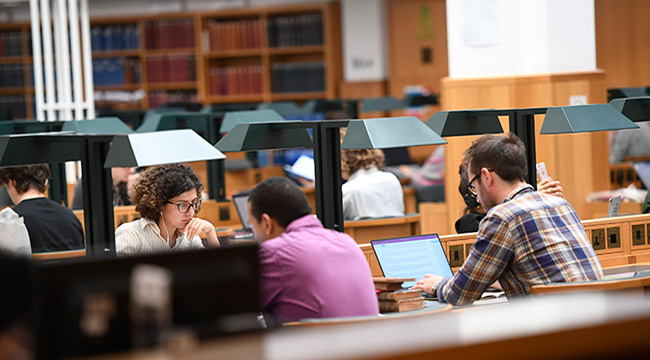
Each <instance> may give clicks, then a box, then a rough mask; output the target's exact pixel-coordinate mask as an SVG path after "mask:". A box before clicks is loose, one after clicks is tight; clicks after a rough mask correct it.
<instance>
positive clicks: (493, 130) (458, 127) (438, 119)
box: [426, 110, 503, 137]
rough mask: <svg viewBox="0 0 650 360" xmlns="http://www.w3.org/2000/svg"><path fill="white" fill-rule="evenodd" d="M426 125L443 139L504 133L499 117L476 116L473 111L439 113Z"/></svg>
mask: <svg viewBox="0 0 650 360" xmlns="http://www.w3.org/2000/svg"><path fill="white" fill-rule="evenodd" d="M481 111H484V110H481ZM426 125H427V126H428V127H429V128H431V129H432V130H433V131H435V132H436V133H437V134H439V135H440V136H442V137H447V136H469V135H483V134H501V133H503V127H502V126H501V122H500V121H499V117H498V116H497V115H488V114H484V115H476V114H472V111H471V110H470V111H438V112H436V113H435V114H433V115H432V116H431V117H430V118H429V120H427V122H426Z"/></svg>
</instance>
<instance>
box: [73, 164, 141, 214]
mask: <svg viewBox="0 0 650 360" xmlns="http://www.w3.org/2000/svg"><path fill="white" fill-rule="evenodd" d="M134 172H135V167H114V168H111V177H112V178H113V206H123V205H131V201H130V200H129V192H128V189H129V188H131V186H132V185H133V183H134V182H135V179H137V178H138V174H134ZM80 180H81V179H80ZM70 208H71V209H72V210H79V209H83V208H84V194H83V189H82V184H81V181H79V182H77V186H75V188H74V196H73V197H72V206H70Z"/></svg>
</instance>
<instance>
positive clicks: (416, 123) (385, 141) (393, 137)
mask: <svg viewBox="0 0 650 360" xmlns="http://www.w3.org/2000/svg"><path fill="white" fill-rule="evenodd" d="M446 143H447V141H446V140H445V139H443V138H441V137H440V136H439V135H438V134H436V133H435V132H434V131H433V130H431V129H430V128H428V127H427V126H426V125H424V123H422V121H420V119H418V118H416V117H414V116H404V117H389V118H377V119H363V120H350V123H349V124H348V130H347V132H346V134H345V138H344V139H343V143H342V144H341V149H387V148H394V147H402V146H419V145H436V144H446Z"/></svg>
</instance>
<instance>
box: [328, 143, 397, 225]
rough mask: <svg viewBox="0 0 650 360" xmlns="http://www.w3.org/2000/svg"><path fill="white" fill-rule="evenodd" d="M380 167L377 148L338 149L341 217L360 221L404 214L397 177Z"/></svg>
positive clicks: (379, 155)
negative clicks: (341, 183) (340, 173)
mask: <svg viewBox="0 0 650 360" xmlns="http://www.w3.org/2000/svg"><path fill="white" fill-rule="evenodd" d="M383 168H384V152H383V151H381V150H377V149H371V150H369V149H361V150H341V172H342V175H343V179H347V182H346V183H345V184H343V187H342V189H341V190H342V192H343V218H344V219H345V220H360V219H367V218H381V217H390V216H404V191H403V190H402V185H401V184H400V182H399V180H398V179H397V177H396V176H395V175H394V174H392V173H389V172H386V171H382V170H383Z"/></svg>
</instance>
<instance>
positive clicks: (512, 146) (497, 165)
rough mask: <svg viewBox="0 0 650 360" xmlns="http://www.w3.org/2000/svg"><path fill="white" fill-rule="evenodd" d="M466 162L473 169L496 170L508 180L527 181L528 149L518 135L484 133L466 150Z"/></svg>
mask: <svg viewBox="0 0 650 360" xmlns="http://www.w3.org/2000/svg"><path fill="white" fill-rule="evenodd" d="M464 154H465V157H464V159H463V162H464V163H467V164H468V165H469V167H471V168H472V170H473V171H476V172H478V171H479V170H480V169H481V168H488V169H490V170H492V171H494V172H495V173H496V174H497V175H499V177H500V178H501V179H503V180H505V181H507V182H513V181H516V180H519V181H526V171H527V165H526V149H525V148H524V144H523V143H522V142H521V140H520V139H519V138H518V137H517V135H515V134H513V133H510V134H508V135H505V136H504V135H484V136H482V137H480V138H478V139H477V140H475V141H473V142H472V146H470V147H469V149H467V150H465V153H464Z"/></svg>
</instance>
